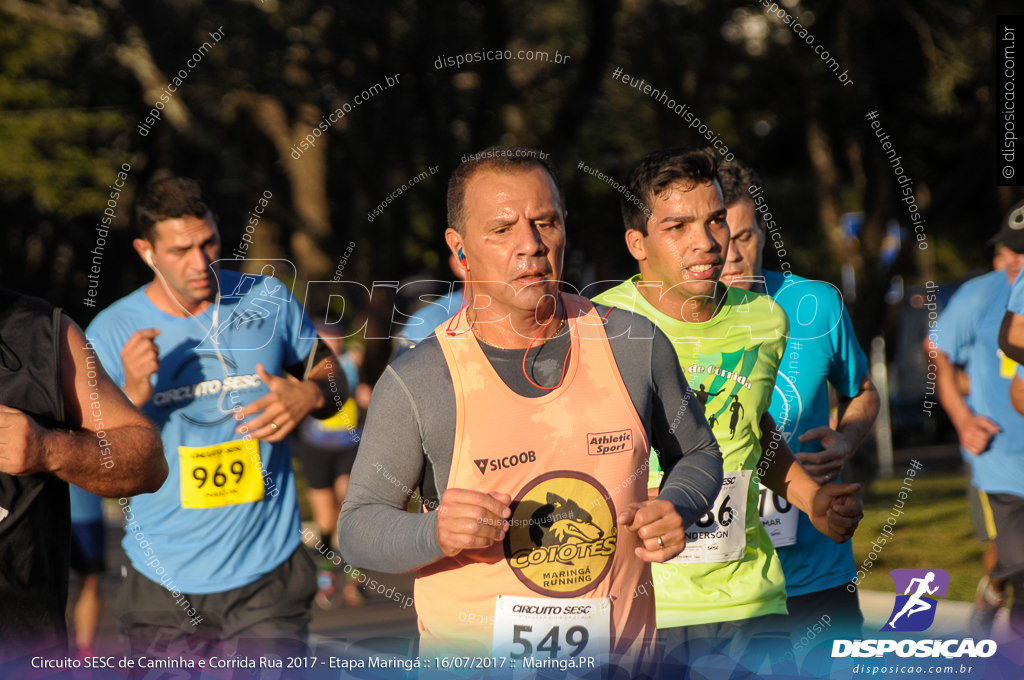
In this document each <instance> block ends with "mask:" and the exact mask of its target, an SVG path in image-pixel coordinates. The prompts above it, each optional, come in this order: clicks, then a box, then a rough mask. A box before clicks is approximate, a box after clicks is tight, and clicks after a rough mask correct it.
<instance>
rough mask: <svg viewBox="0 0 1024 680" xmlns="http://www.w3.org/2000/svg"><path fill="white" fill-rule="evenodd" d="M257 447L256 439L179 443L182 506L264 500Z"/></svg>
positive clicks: (203, 506) (208, 506)
mask: <svg viewBox="0 0 1024 680" xmlns="http://www.w3.org/2000/svg"><path fill="white" fill-rule="evenodd" d="M259 446H260V445H259V442H258V441H256V440H255V439H248V440H245V439H238V440H235V441H230V442H224V443H222V444H214V445H213V446H179V447H178V456H179V463H180V466H181V507H183V508H219V507H223V506H225V505H238V504H239V503H253V502H255V501H261V500H263V475H262V474H261V472H260V469H261V465H260V448H259Z"/></svg>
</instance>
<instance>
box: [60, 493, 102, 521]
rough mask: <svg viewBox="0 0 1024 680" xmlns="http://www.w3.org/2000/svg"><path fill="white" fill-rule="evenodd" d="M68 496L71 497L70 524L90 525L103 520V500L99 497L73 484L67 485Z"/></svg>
mask: <svg viewBox="0 0 1024 680" xmlns="http://www.w3.org/2000/svg"><path fill="white" fill-rule="evenodd" d="M68 495H69V496H70V497H71V523H72V524H91V523H92V522H99V521H100V520H102V519H103V499H101V498H100V497H99V496H97V495H95V494H91V493H89V492H88V491H86V490H85V489H80V488H78V487H77V486H75V485H74V484H68Z"/></svg>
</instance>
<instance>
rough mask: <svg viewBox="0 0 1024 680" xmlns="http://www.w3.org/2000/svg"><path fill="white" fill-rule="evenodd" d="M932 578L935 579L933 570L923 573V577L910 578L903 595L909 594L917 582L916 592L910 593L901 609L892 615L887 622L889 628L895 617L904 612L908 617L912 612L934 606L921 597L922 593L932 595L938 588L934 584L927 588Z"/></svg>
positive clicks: (891, 626) (924, 610)
mask: <svg viewBox="0 0 1024 680" xmlns="http://www.w3.org/2000/svg"><path fill="white" fill-rule="evenodd" d="M934 580H935V572H933V571H929V572H928V573H927V574H926V575H925V577H924V578H913V579H910V583H908V584H907V589H906V590H905V591H904V593H903V594H904V595H909V594H910V591H911V589H912V588H913V587H914V584H915V583H917V584H918V586H917V592H916V593H914V594H913V595H910V599H909V600H907V603H906V604H905V605H903V609H901V610H900V613H899V614H897V615H896V616H894V617H892V621H890V622H889V627H890V628H893V624H894V623H896V619H898V618H900V617H901V616H903V615H904V614H906V615H907V618H908V619H909V618H910V617H911V616H913V615H914V614H916V613H918V612H926V611H928V610H929V609H931V608H932V607H933V606H935V605H933V604H932V603H931V602H926V601H925V600H923V599H922V596H923V595H925V594H928V595H932V594H934V593H935V591H936V590H938V589H939V587H938V586H935V587H934V588H929V587H928V586H929V584H931V582H932V581H934Z"/></svg>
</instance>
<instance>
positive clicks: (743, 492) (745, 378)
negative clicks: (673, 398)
mask: <svg viewBox="0 0 1024 680" xmlns="http://www.w3.org/2000/svg"><path fill="white" fill-rule="evenodd" d="M639 279H640V275H639V274H637V275H636V276H634V277H633V278H631V279H629V280H627V281H624V282H623V283H622V284H620V285H618V286H616V287H615V288H612V289H611V290H608V291H605V292H604V293H602V294H601V295H598V296H597V297H595V298H594V301H595V302H599V303H601V304H605V305H611V306H614V307H619V308H621V309H626V310H629V311H632V312H636V313H638V314H642V315H644V316H646V317H647V318H649V319H650V320H651V321H653V322H654V323H655V325H657V326H658V328H660V329H661V330H662V331H663V332H664V333H665V335H667V336H668V338H669V340H671V341H672V345H673V346H674V347H675V350H676V354H677V355H678V356H679V363H680V365H681V366H682V367H683V370H684V372H685V373H686V379H687V381H688V382H689V383H690V387H691V388H692V389H693V391H694V392H695V393H696V395H697V398H698V400H699V401H700V403H701V404H703V406H704V415H705V417H707V419H708V422H709V423H710V424H711V429H712V431H713V432H714V434H715V438H716V439H717V440H718V444H719V446H720V447H721V449H722V466H723V469H724V471H725V479H724V483H723V485H722V492H721V493H720V494H719V496H718V498H717V499H716V500H715V504H714V506H713V507H712V508H711V510H710V511H709V512H708V513H707V514H705V515H704V516H703V517H702V518H701V519H700V520H698V522H697V523H696V524H695V525H692V526H689V527H687V529H686V543H687V545H686V549H685V550H684V551H683V552H682V553H681V554H680V556H679V557H677V558H675V560H673V561H672V562H670V563H666V564H654V565H652V567H653V581H654V590H655V596H656V602H657V612H658V628H676V627H678V626H693V625H699V624H705V623H719V622H725V621H737V620H742V619H749V618H753V617H755V616H763V615H766V614H784V613H786V587H785V581H784V577H783V573H782V566H781V564H780V563H779V558H778V556H777V555H776V554H775V549H774V548H773V547H772V544H771V540H770V539H769V538H768V534H767V533H766V532H765V530H764V528H763V527H762V526H761V521H760V518H759V516H758V503H757V502H758V496H759V493H758V480H757V475H756V473H755V470H756V469H757V463H758V460H759V459H760V456H761V444H760V439H761V426H760V422H761V415H762V414H763V413H766V412H767V411H768V406H769V404H770V403H771V397H772V391H773V390H774V388H775V376H776V374H777V372H778V368H779V362H780V361H781V359H782V356H783V354H784V353H785V350H786V338H787V334H788V332H789V321H788V319H787V317H786V313H785V312H784V311H783V310H782V308H781V307H780V306H778V305H777V304H776V303H775V302H774V301H773V300H772V299H771V297H769V296H767V295H761V294H759V293H751V292H748V291H745V290H740V289H738V288H729V289H728V293H727V295H726V297H725V299H724V300H723V302H722V305H721V307H720V309H719V310H718V311H717V313H716V314H715V316H714V317H713V318H712V319H711V320H710V321H707V322H704V323H687V322H685V321H679V320H678V319H674V318H672V317H669V316H666V315H665V314H663V313H661V312H660V311H658V310H657V309H656V308H655V307H654V306H653V305H651V303H650V302H648V301H647V300H646V299H645V298H644V296H643V295H642V294H641V293H640V291H639V290H638V289H637V282H638V281H639ZM640 285H644V284H643V283H641V284H640ZM648 285H650V284H648ZM651 459H652V460H651V470H652V473H651V482H650V484H651V486H653V487H657V485H658V484H659V483H660V481H661V472H660V470H659V468H658V467H656V466H657V458H656V457H655V456H653V455H652V457H651ZM656 471H657V472H656ZM740 516H742V517H745V524H744V525H742V526H741V525H739V524H738V523H735V522H734V521H733V520H734V518H738V517H740ZM744 527H745V531H744V530H743V528H744Z"/></svg>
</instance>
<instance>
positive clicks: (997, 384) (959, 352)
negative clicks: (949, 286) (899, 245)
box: [928, 201, 1024, 635]
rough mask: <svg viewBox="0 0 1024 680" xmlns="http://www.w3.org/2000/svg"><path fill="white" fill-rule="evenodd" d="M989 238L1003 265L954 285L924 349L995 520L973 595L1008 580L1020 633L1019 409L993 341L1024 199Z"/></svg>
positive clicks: (1008, 363) (1023, 621)
mask: <svg viewBox="0 0 1024 680" xmlns="http://www.w3.org/2000/svg"><path fill="white" fill-rule="evenodd" d="M989 243H990V244H992V243H994V244H995V245H996V248H997V253H998V255H999V256H1000V258H1001V259H1002V261H1003V262H1004V265H1005V266H1004V268H1003V269H1001V270H996V271H992V272H989V273H988V274H983V275H982V276H978V277H975V278H973V279H971V280H969V281H967V282H966V283H964V284H963V285H962V286H961V287H960V288H959V289H958V290H957V292H956V293H955V294H954V295H953V297H952V298H951V299H950V301H949V304H948V305H947V307H946V309H945V310H944V311H943V312H942V315H941V316H940V317H939V319H938V324H937V326H936V327H935V328H934V329H932V330H931V331H930V332H929V340H930V342H929V344H928V356H929V358H930V360H931V361H934V363H935V365H936V373H937V380H936V388H937V390H938V395H939V401H940V402H941V403H942V407H943V408H945V409H946V413H947V414H949V419H950V420H951V421H952V423H953V426H954V427H955V428H956V431H957V434H958V436H959V438H960V448H961V451H962V452H963V453H964V458H965V460H967V461H968V463H969V464H970V466H971V470H972V481H973V483H974V486H976V487H977V488H978V489H979V490H980V491H982V492H983V497H984V499H985V502H987V504H988V506H989V508H990V510H991V517H992V519H993V521H994V524H995V534H996V535H995V541H996V548H997V551H998V553H999V556H998V563H997V564H996V567H995V569H993V571H992V575H991V584H990V586H989V587H988V588H987V589H986V590H990V591H991V592H986V593H979V596H982V595H984V596H986V599H988V600H989V601H990V602H991V603H993V604H998V603H999V601H1000V600H1001V599H1002V596H1003V593H1002V590H1003V587H1004V585H1005V584H1006V583H1009V584H1010V585H1011V586H1013V588H1014V591H1015V597H1014V600H1015V602H1014V605H1013V608H1012V609H1011V612H1010V625H1011V627H1012V628H1013V629H1014V631H1015V633H1016V634H1017V635H1024V416H1021V415H1020V414H1019V413H1017V412H1016V411H1015V410H1014V409H1013V407H1012V406H1011V405H1010V400H1009V399H1008V398H1007V394H1008V393H1009V390H1010V383H1011V381H1012V379H1013V377H1014V373H1015V370H1016V365H1015V363H1014V362H1013V361H1012V360H1011V359H1009V358H1008V357H1007V356H1006V355H1005V354H1003V353H1002V352H1001V351H1000V349H999V344H998V339H999V328H1000V323H1001V322H1002V320H1003V313H1004V311H1005V310H1006V305H1007V302H1008V301H1009V300H1010V288H1011V285H1012V284H1013V282H1014V280H1015V279H1017V278H1018V276H1017V275H1018V274H1019V273H1020V271H1021V267H1022V265H1024V201H1022V202H1020V203H1017V204H1016V205H1014V206H1013V207H1012V208H1011V209H1010V210H1009V212H1007V214H1006V215H1005V216H1004V217H1003V220H1002V224H1001V228H1000V230H999V232H998V233H997V234H996V235H995V237H993V238H992V239H991V240H990V241H989ZM1017 287H1018V288H1019V286H1017ZM954 366H966V368H965V370H966V371H967V374H968V377H969V378H970V384H971V390H970V394H969V395H967V396H966V397H964V396H962V394H961V393H960V391H959V390H958V389H957V385H956V376H955V370H954ZM993 614H994V611H993Z"/></svg>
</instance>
